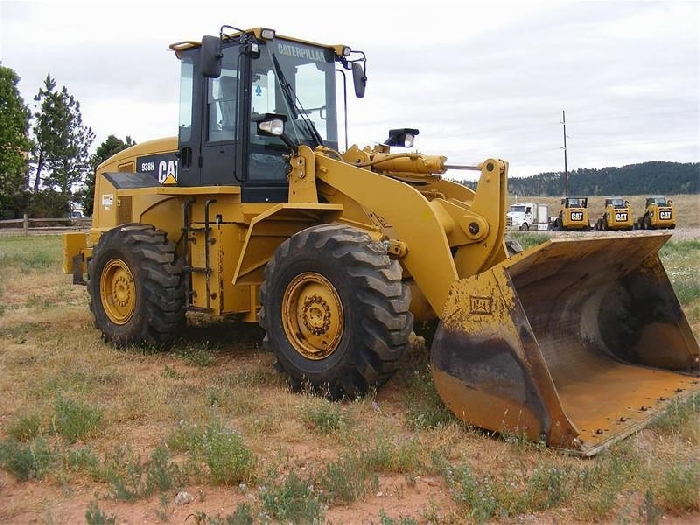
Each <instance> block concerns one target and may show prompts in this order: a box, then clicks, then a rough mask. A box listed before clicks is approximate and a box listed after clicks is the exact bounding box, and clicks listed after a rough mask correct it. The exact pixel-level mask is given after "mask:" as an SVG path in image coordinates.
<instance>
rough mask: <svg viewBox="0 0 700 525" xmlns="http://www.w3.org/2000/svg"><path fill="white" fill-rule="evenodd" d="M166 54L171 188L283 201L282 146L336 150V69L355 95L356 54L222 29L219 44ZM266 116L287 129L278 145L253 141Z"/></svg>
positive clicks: (264, 32) (360, 79)
mask: <svg viewBox="0 0 700 525" xmlns="http://www.w3.org/2000/svg"><path fill="white" fill-rule="evenodd" d="M224 30H233V31H235V32H232V33H230V34H229V33H225V32H224ZM170 48H171V49H173V50H174V51H175V52H176V54H177V56H178V57H179V58H180V60H181V61H182V72H181V78H180V92H181V93H180V122H179V133H178V150H179V170H178V179H177V184H178V185H179V186H189V187H193V186H231V185H235V186H240V187H241V199H242V201H243V202H284V201H286V200H287V194H288V183H287V170H288V162H287V158H286V155H288V154H289V152H290V144H289V141H290V140H291V143H292V145H294V146H298V145H302V144H305V145H307V146H309V147H311V148H314V147H317V146H327V147H329V148H332V149H335V150H337V149H338V117H337V110H336V78H337V72H336V65H337V64H338V63H339V64H340V65H341V66H342V67H343V68H345V69H352V71H353V79H354V80H355V81H356V90H355V91H356V94H357V95H358V96H362V95H363V92H364V82H365V80H366V79H365V77H364V69H363V68H362V65H361V62H364V60H365V59H364V53H362V52H360V51H352V50H350V48H348V47H345V46H329V45H322V44H315V43H310V42H302V41H299V40H296V39H292V38H286V37H282V36H278V35H276V34H275V32H274V31H273V30H271V29H250V30H246V31H243V30H238V29H236V28H232V27H229V26H224V27H222V29H221V32H220V34H219V36H218V37H216V36H205V37H204V38H203V39H202V42H201V43H197V42H194V43H192V42H180V43H176V44H172V45H171V46H170ZM351 53H360V54H361V55H362V57H361V58H358V59H355V60H350V59H349V58H348V57H349V56H350V54H351ZM356 71H359V72H360V73H356ZM343 78H344V77H343ZM269 114H274V115H278V116H280V117H281V118H282V119H283V120H284V121H286V122H285V124H284V126H285V128H284V136H283V137H281V136H279V135H275V134H270V133H266V134H261V133H258V131H257V122H258V121H260V119H261V116H264V115H269Z"/></svg>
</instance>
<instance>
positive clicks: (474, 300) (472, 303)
mask: <svg viewBox="0 0 700 525" xmlns="http://www.w3.org/2000/svg"><path fill="white" fill-rule="evenodd" d="M469 313H470V314H472V315H493V298H491V297H483V296H479V295H470V296H469Z"/></svg>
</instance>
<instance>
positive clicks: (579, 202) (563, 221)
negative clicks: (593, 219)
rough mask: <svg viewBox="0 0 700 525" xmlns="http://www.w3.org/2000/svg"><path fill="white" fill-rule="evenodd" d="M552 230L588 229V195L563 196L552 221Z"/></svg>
mask: <svg viewBox="0 0 700 525" xmlns="http://www.w3.org/2000/svg"><path fill="white" fill-rule="evenodd" d="M551 229H552V230H558V231H561V230H590V229H591V224H590V222H589V220H588V197H564V198H562V199H561V204H560V206H559V214H558V215H557V217H556V218H555V219H554V222H553V223H552V228H551Z"/></svg>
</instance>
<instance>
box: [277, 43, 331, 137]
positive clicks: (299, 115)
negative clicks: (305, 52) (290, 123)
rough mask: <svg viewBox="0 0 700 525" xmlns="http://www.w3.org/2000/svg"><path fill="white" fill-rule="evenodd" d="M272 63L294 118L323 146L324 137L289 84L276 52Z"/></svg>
mask: <svg viewBox="0 0 700 525" xmlns="http://www.w3.org/2000/svg"><path fill="white" fill-rule="evenodd" d="M272 64H273V65H274V67H275V75H276V76H277V81H278V82H279V84H280V89H281V90H282V94H283V95H284V99H285V100H286V101H287V106H289V109H290V111H291V112H292V116H293V117H294V120H297V119H301V121H302V122H303V123H304V127H305V128H306V132H307V133H308V134H309V137H310V138H311V140H313V141H314V142H315V143H316V146H323V138H322V137H321V135H320V133H319V132H318V130H317V129H316V126H314V123H313V121H312V120H311V119H310V118H309V117H307V116H306V110H305V109H304V107H303V106H302V105H301V102H300V101H299V99H298V98H297V96H296V94H295V93H294V89H292V86H291V85H290V84H289V82H287V78H286V77H285V76H284V73H282V68H281V67H280V63H279V61H278V60H277V57H276V56H275V55H274V54H273V55H272Z"/></svg>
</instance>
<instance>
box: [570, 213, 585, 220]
mask: <svg viewBox="0 0 700 525" xmlns="http://www.w3.org/2000/svg"><path fill="white" fill-rule="evenodd" d="M571 220H572V221H582V220H583V212H582V211H572V212H571Z"/></svg>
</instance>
